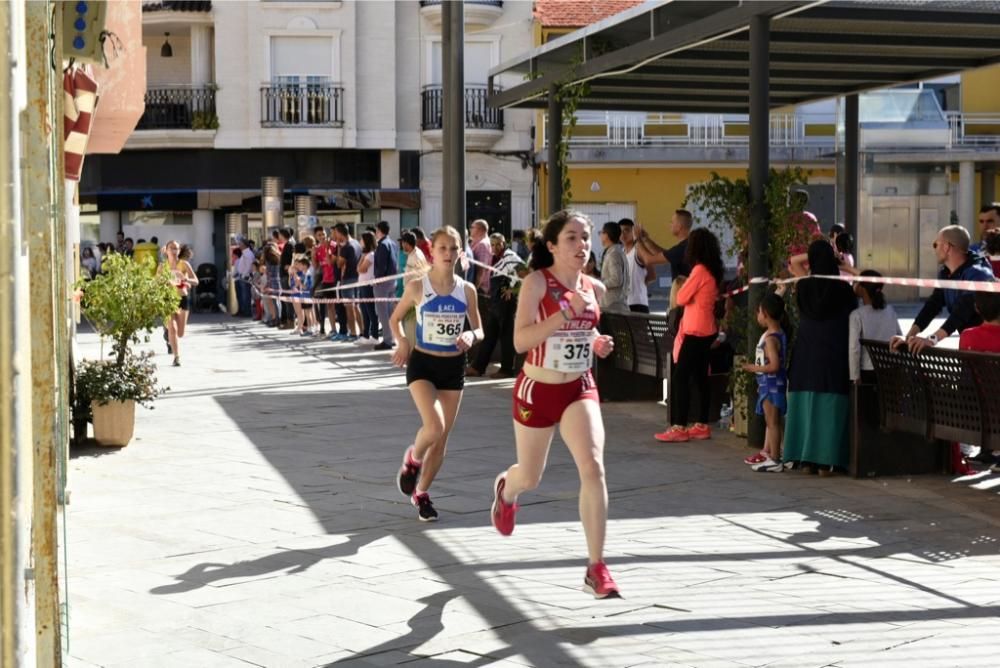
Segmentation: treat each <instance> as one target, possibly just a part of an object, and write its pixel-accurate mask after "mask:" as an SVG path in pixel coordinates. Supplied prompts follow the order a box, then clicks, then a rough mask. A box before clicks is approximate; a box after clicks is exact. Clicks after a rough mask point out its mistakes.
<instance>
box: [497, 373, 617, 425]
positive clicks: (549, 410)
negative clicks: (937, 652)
mask: <svg viewBox="0 0 1000 668" xmlns="http://www.w3.org/2000/svg"><path fill="white" fill-rule="evenodd" d="M583 399H589V400H591V401H600V397H599V395H598V394H597V383H596V382H594V374H593V373H591V372H590V371H587V373H585V374H583V375H582V376H580V377H579V378H577V379H576V380H573V381H570V382H568V383H560V384H558V385H553V384H551V383H542V382H539V381H537V380H535V379H533V378H528V377H527V376H525V375H524V372H523V371H522V372H521V373H520V374H518V376H517V381H516V382H515V383H514V421H515V422H519V423H520V424H523V425H524V426H525V427H534V428H536V429H545V428H546V427H551V426H553V425H555V424H556V423H558V422H559V421H560V420H561V419H562V414H563V412H564V411H565V410H566V408H567V407H568V406H569V405H570V404H572V403H573V402H575V401H581V400H583Z"/></svg>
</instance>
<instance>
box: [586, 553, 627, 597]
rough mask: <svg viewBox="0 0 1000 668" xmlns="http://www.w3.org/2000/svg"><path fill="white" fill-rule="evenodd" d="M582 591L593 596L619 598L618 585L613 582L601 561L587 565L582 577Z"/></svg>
mask: <svg viewBox="0 0 1000 668" xmlns="http://www.w3.org/2000/svg"><path fill="white" fill-rule="evenodd" d="M583 591H585V592H587V593H588V594H593V595H594V598H621V594H620V593H619V592H618V585H617V584H615V580H614V578H612V577H611V573H609V572H608V567H607V566H606V565H605V564H604V562H603V561H598V562H597V563H596V564H592V565H591V566H588V567H587V574H586V575H585V576H584V578H583Z"/></svg>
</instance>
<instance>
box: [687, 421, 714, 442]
mask: <svg viewBox="0 0 1000 668" xmlns="http://www.w3.org/2000/svg"><path fill="white" fill-rule="evenodd" d="M688 438H690V439H691V440H692V441H707V440H708V439H710V438H712V430H711V428H710V427H709V426H708V425H707V424H700V423H699V424H696V425H695V426H693V427H691V428H690V429H688Z"/></svg>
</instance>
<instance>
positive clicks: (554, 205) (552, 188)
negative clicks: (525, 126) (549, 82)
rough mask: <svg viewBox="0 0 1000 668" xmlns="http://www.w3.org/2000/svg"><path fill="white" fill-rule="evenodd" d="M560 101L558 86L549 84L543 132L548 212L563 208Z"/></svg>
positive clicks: (561, 106) (561, 108)
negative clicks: (546, 154) (544, 135)
mask: <svg viewBox="0 0 1000 668" xmlns="http://www.w3.org/2000/svg"><path fill="white" fill-rule="evenodd" d="M562 112H563V105H562V101H560V100H559V87H558V86H555V85H553V86H549V117H548V119H547V121H546V122H547V123H548V126H547V127H546V128H545V134H546V136H547V137H548V139H549V161H548V163H549V188H548V195H549V214H550V215H551V214H553V213H555V212H556V211H559V210H560V209H562V208H563V206H562V198H563V167H562V165H560V164H559V152H560V151H559V149H560V148H561V146H562V143H563V136H562V126H563V124H562Z"/></svg>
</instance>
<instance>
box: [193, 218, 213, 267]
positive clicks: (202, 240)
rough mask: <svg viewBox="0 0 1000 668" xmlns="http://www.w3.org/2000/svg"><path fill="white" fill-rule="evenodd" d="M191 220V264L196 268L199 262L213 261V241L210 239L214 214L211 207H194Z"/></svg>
mask: <svg viewBox="0 0 1000 668" xmlns="http://www.w3.org/2000/svg"><path fill="white" fill-rule="evenodd" d="M191 222H192V224H193V226H194V238H193V240H192V242H191V250H193V251H194V258H192V260H191V266H192V267H194V268H195V269H197V268H198V265H199V264H202V263H204V262H214V261H215V243H214V242H213V241H212V236H213V232H214V231H215V230H214V228H215V216H214V215H213V213H212V210H211V209H195V210H194V211H192V212H191Z"/></svg>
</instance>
